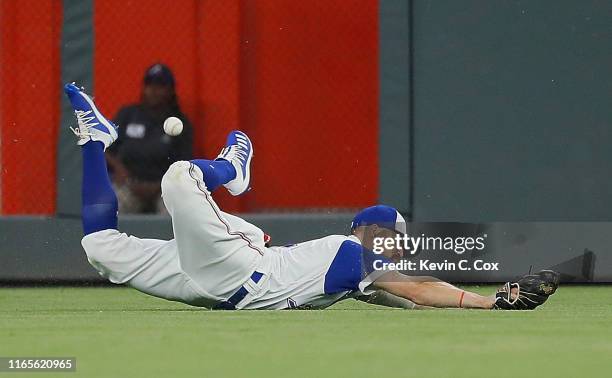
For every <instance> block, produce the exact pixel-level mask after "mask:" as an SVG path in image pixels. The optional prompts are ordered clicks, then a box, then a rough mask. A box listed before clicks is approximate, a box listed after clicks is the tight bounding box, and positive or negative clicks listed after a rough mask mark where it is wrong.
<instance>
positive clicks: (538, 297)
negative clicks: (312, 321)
mask: <svg viewBox="0 0 612 378" xmlns="http://www.w3.org/2000/svg"><path fill="white" fill-rule="evenodd" d="M64 90H65V92H66V94H67V96H68V98H69V99H70V102H71V104H72V107H73V108H74V112H75V115H76V118H77V124H78V127H77V128H75V129H73V131H74V132H75V134H76V135H77V136H78V137H79V139H78V143H77V144H78V145H80V146H81V151H82V157H83V183H82V223H83V230H84V234H85V236H84V237H83V240H82V245H83V248H84V249H85V252H86V254H87V258H88V260H89V262H90V263H91V265H92V266H93V267H94V268H95V269H96V270H98V272H99V273H100V274H101V275H102V276H104V277H106V278H107V279H108V280H110V281H111V282H113V283H116V284H127V285H129V286H131V287H133V288H135V289H137V290H139V291H142V292H143V293H146V294H150V295H153V296H156V297H160V298H165V299H168V300H172V301H179V302H183V303H187V304H189V305H193V306H200V307H206V308H209V309H226V310H227V309H231V310H233V309H270V310H276V309H279V310H280V309H290V308H325V307H327V306H330V305H332V304H334V303H335V302H337V301H340V300H343V299H346V298H357V299H361V300H364V301H367V302H370V303H376V304H380V305H386V306H392V307H403V308H421V307H447V308H448V307H455V308H459V307H463V308H478V309H508V310H511V309H519V310H523V309H534V308H535V307H537V306H538V305H541V304H542V303H544V302H545V301H546V299H547V298H548V296H549V295H551V294H552V293H554V292H555V290H556V289H557V286H558V282H559V278H558V275H557V274H556V273H554V272H551V271H542V272H539V273H537V274H534V275H529V276H525V277H523V278H521V279H520V280H518V281H517V282H508V283H506V284H505V285H504V286H503V287H502V288H500V289H499V290H498V291H497V292H496V293H495V294H494V295H491V296H482V295H479V294H476V293H472V292H469V291H465V290H462V289H459V288H457V287H454V286H453V285H451V284H448V283H445V282H441V281H439V280H435V279H433V278H431V277H429V278H423V277H411V276H407V275H404V274H402V273H400V272H398V271H392V270H380V269H378V270H377V269H376V267H380V266H382V264H381V263H384V262H392V261H397V260H398V259H400V258H401V257H402V256H403V251H402V250H400V249H397V248H393V249H386V250H385V251H384V252H383V253H382V254H374V253H373V252H371V250H372V247H373V246H372V241H373V240H374V238H376V237H394V236H395V235H396V234H398V233H400V234H401V233H405V232H406V225H405V222H404V219H403V218H402V216H401V215H400V214H399V213H398V212H397V211H396V210H395V209H393V208H392V207H388V206H382V205H378V206H372V207H369V208H366V209H364V210H362V211H360V212H359V213H358V214H357V215H356V216H355V218H354V220H353V223H352V225H351V235H349V236H345V235H330V236H326V237H323V238H321V239H316V240H310V241H306V242H303V243H299V244H296V245H293V246H287V247H267V246H266V244H265V242H264V232H263V231H262V230H260V229H259V228H258V227H256V226H254V225H252V224H250V223H248V222H246V221H245V220H243V219H241V218H239V217H237V216H234V215H231V214H228V213H225V212H223V211H222V210H221V209H220V208H219V206H218V205H217V204H216V203H215V201H214V199H213V197H212V193H213V192H214V191H215V190H218V189H220V188H221V187H224V188H225V189H226V190H228V191H229V192H230V193H231V194H232V195H234V196H238V195H241V194H243V193H244V192H246V191H247V190H248V188H249V182H250V164H251V159H252V157H253V146H252V144H251V141H250V140H249V138H248V136H247V135H246V134H245V133H243V132H241V131H232V132H231V133H230V134H229V135H228V137H227V142H226V144H225V146H224V147H223V148H222V149H221V153H220V154H219V156H217V158H216V159H214V160H204V159H196V160H191V161H179V162H176V163H174V164H172V165H171V166H170V168H169V169H168V170H167V171H166V173H165V175H164V176H163V179H162V182H161V191H162V198H163V201H164V204H165V206H166V208H167V210H168V212H169V214H170V215H171V217H172V228H173V231H174V239H172V240H157V239H140V238H137V237H134V236H128V235H126V234H124V233H121V232H120V231H119V230H118V229H117V197H116V196H115V193H114V192H113V189H112V186H111V182H110V179H109V176H108V172H107V167H106V161H105V156H104V151H105V150H106V148H108V147H109V146H110V145H111V144H112V143H113V142H114V141H115V140H116V139H117V127H116V126H115V125H114V124H113V123H112V122H110V121H109V120H107V119H106V118H105V117H104V116H103V115H102V114H101V113H100V112H99V111H98V109H97V108H96V106H95V104H94V103H93V101H92V99H91V98H90V97H89V96H88V95H87V94H85V93H84V92H83V89H82V88H79V87H77V86H76V85H74V83H72V84H66V85H65V87H64Z"/></svg>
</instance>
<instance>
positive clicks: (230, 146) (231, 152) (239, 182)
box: [216, 130, 253, 196]
mask: <svg viewBox="0 0 612 378" xmlns="http://www.w3.org/2000/svg"><path fill="white" fill-rule="evenodd" d="M252 158H253V145H252V144H251V140H250V139H249V137H248V136H247V135H246V134H245V133H243V132H242V131H237V130H234V131H232V132H230V133H229V135H228V136H227V141H226V142H225V147H223V149H222V150H221V153H220V154H219V156H217V159H216V160H219V159H223V160H227V161H229V162H230V163H232V165H233V166H234V168H235V169H236V178H235V179H233V180H232V181H230V182H228V183H226V184H223V186H225V188H226V189H227V191H228V192H230V194H231V195H233V196H239V195H241V194H242V193H244V192H246V191H247V190H249V189H250V188H249V184H250V182H251V159H252Z"/></svg>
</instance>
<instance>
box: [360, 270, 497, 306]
mask: <svg viewBox="0 0 612 378" xmlns="http://www.w3.org/2000/svg"><path fill="white" fill-rule="evenodd" d="M372 285H373V286H374V287H376V288H378V289H382V290H384V291H386V292H388V293H390V294H392V295H396V296H398V297H402V298H406V299H408V300H410V301H412V302H414V303H416V304H417V305H421V306H430V307H442V308H460V307H461V308H480V309H492V308H493V305H494V304H495V296H490V297H485V296H482V295H480V294H476V293H472V292H469V291H465V290H462V289H459V288H457V287H455V286H453V285H451V284H449V283H446V282H443V281H440V280H437V279H436V278H433V277H412V276H406V275H404V274H401V273H399V272H395V271H393V272H388V273H386V274H384V275H383V276H381V277H380V278H379V279H377V280H376V281H375V282H374V283H373V284H372Z"/></svg>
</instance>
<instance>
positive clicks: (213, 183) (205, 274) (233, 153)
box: [161, 132, 264, 297]
mask: <svg viewBox="0 0 612 378" xmlns="http://www.w3.org/2000/svg"><path fill="white" fill-rule="evenodd" d="M237 134H238V135H240V136H238V137H237ZM243 136H244V137H243ZM239 140H240V141H243V140H244V141H246V143H239V142H238V141H239ZM251 156H252V147H251V143H250V141H248V138H247V137H246V135H244V134H243V133H241V132H232V133H231V134H230V136H229V137H228V142H227V145H226V147H225V148H224V149H223V151H222V152H221V154H220V155H219V157H218V158H217V160H214V161H210V160H199V161H198V160H196V161H192V162H188V161H180V162H176V163H174V164H172V165H171V166H170V168H169V169H168V171H167V172H166V174H165V175H164V177H163V178H162V184H161V185H162V197H163V199H164V203H165V204H166V208H167V209H168V212H169V213H170V215H171V216H172V227H173V230H174V237H175V239H176V243H177V246H178V250H179V256H180V260H181V266H182V267H183V269H184V270H185V271H186V272H187V273H188V274H189V275H190V276H191V277H192V278H193V279H194V280H195V281H196V282H197V283H198V284H199V285H200V286H202V287H203V288H204V289H205V290H207V291H209V292H212V293H213V294H214V295H218V296H220V297H224V296H225V294H230V293H233V292H234V291H235V290H236V289H237V288H238V287H239V286H240V285H242V284H243V283H244V282H245V281H246V280H248V278H249V277H250V275H251V274H252V273H253V270H254V269H255V267H256V266H257V264H258V261H259V260H260V259H261V257H262V255H263V254H264V240H263V239H264V234H263V231H261V230H260V229H259V228H258V227H256V226H254V225H252V224H250V223H248V222H246V221H244V220H242V219H240V218H237V217H234V216H229V215H228V214H226V213H224V212H223V211H221V209H220V208H219V206H218V205H217V203H216V202H215V201H214V200H213V198H212V195H211V189H212V190H214V189H216V188H217V187H218V186H219V185H224V186H225V187H226V188H227V189H228V190H230V192H232V193H236V194H240V193H243V192H245V191H246V190H247V189H248V184H249V179H248V178H250V175H249V172H248V171H249V169H250V168H249V166H248V164H249V163H250V158H251ZM232 168H233V169H232ZM232 177H233V178H232ZM238 220H240V221H238Z"/></svg>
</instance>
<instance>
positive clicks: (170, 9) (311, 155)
mask: <svg viewBox="0 0 612 378" xmlns="http://www.w3.org/2000/svg"><path fill="white" fill-rule="evenodd" d="M377 4H378V3H377V2H376V1H352V0H335V1H322V0H313V1H307V2H297V1H288V0H278V1H240V2H239V1H230V0H228V1H215V0H203V1H197V0H176V1H172V2H168V1H164V0H151V1H147V2H126V1H124V0H105V1H97V2H95V38H96V39H95V67H94V79H95V94H96V99H97V101H98V103H99V105H100V108H101V109H102V110H103V111H104V112H106V113H110V114H113V113H114V112H116V111H117V109H118V108H119V107H120V106H121V105H123V104H125V103H129V102H133V101H136V100H137V98H138V96H139V91H140V85H141V77H142V74H143V72H144V70H145V68H146V67H147V66H149V65H150V64H152V63H153V62H156V61H163V62H165V63H167V64H168V65H170V66H171V67H172V69H173V70H174V72H175V74H176V77H177V83H178V88H177V89H178V93H179V96H180V100H181V104H182V106H183V108H184V110H185V111H186V113H187V114H188V116H189V117H190V118H191V120H192V121H193V123H194V124H195V126H196V129H195V137H196V148H195V151H196V153H198V155H200V156H202V155H203V156H205V157H209V158H211V157H214V156H215V155H216V153H217V151H218V150H219V147H220V146H221V145H222V144H223V142H224V139H225V134H226V133H227V132H228V131H229V130H231V129H234V128H241V129H243V130H245V131H247V132H248V133H249V135H251V136H252V139H253V142H254V143H255V151H256V152H255V158H254V163H253V174H254V179H253V183H252V186H253V191H252V192H250V193H248V194H247V195H245V196H244V197H242V198H240V199H235V198H229V197H228V196H227V195H226V194H224V193H223V191H220V192H219V194H217V195H216V198H217V200H218V201H219V202H220V203H221V205H222V207H223V208H224V209H226V210H228V211H259V210H267V209H276V210H278V209H305V208H306V209H310V208H329V207H359V206H364V205H369V204H371V203H373V202H375V201H376V198H377V193H378V186H377V185H378V184H377V183H378V173H377V169H378V167H377V164H378V63H377V62H378V23H377V22H378V14H377V13H378V6H377Z"/></svg>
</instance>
